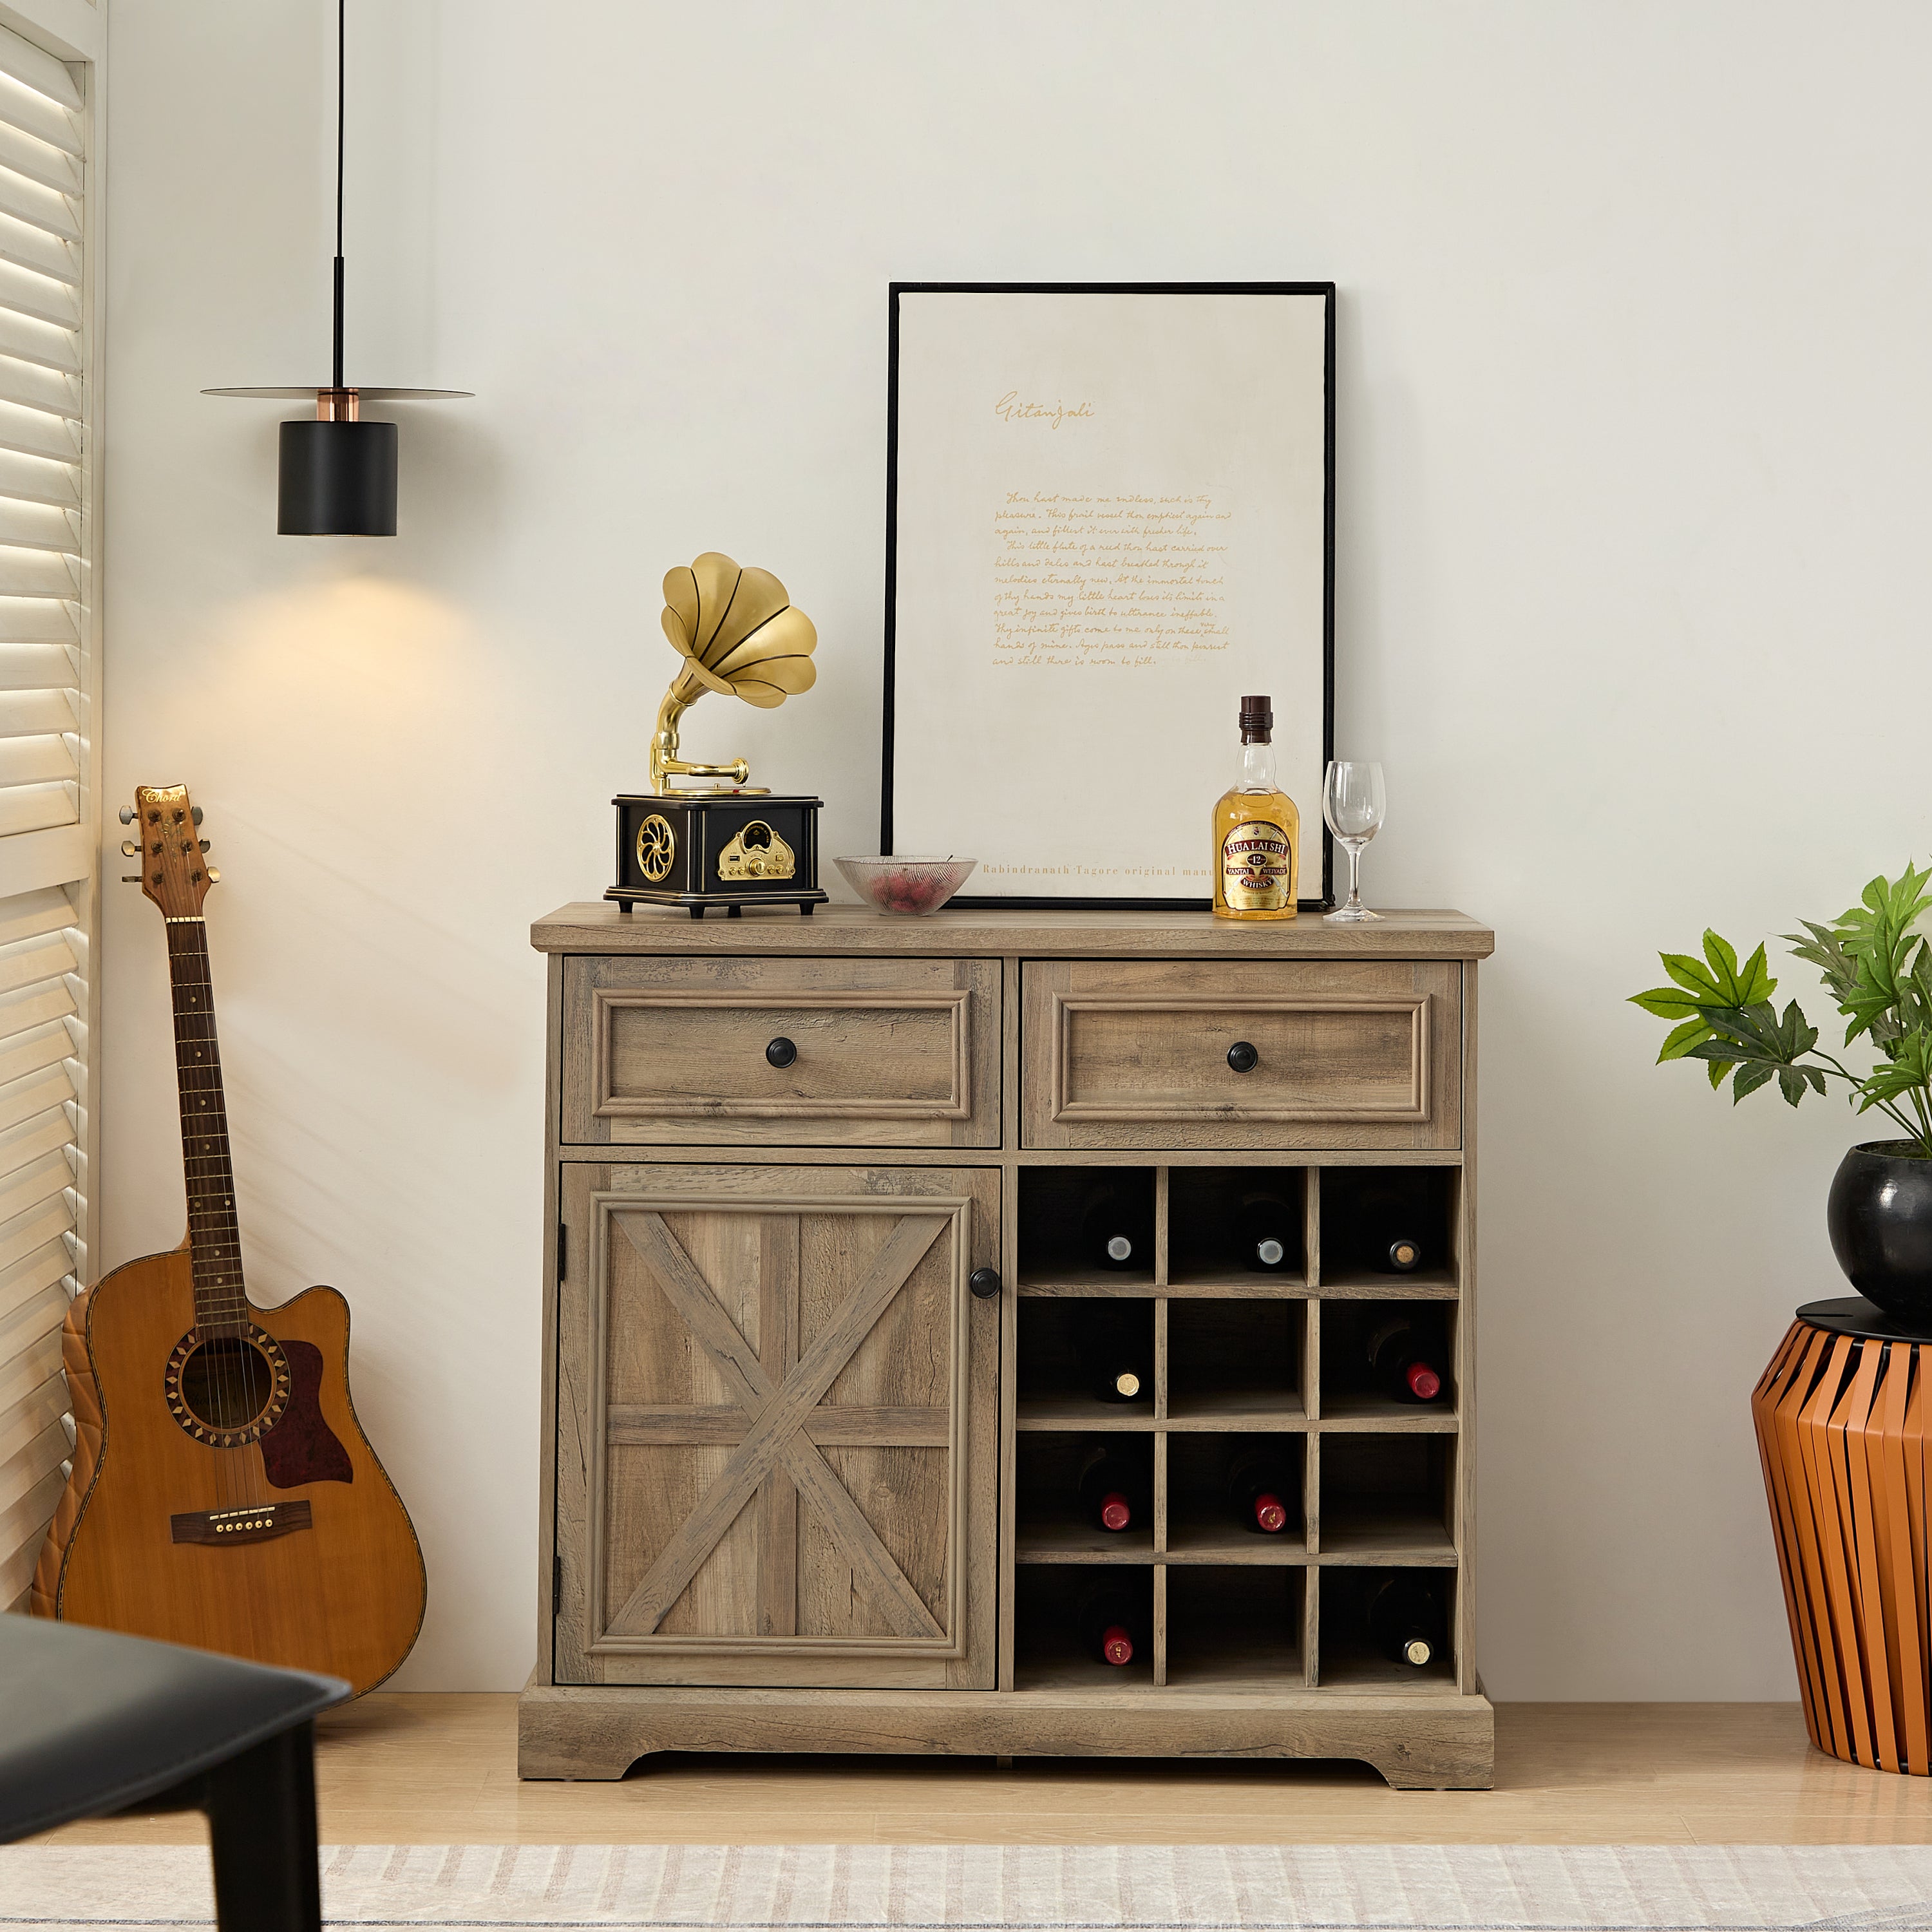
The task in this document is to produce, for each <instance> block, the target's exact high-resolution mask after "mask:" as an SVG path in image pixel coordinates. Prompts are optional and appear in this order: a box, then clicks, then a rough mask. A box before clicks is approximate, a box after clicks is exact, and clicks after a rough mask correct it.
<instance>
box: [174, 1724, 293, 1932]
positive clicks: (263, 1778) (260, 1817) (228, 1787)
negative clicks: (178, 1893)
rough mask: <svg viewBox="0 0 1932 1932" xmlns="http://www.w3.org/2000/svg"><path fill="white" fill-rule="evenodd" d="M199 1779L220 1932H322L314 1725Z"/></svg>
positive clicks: (289, 1733)
mask: <svg viewBox="0 0 1932 1932" xmlns="http://www.w3.org/2000/svg"><path fill="white" fill-rule="evenodd" d="M202 1806H203V1808H204V1809H205V1811H207V1813H208V1846H209V1849H210V1850H211V1852H213V1854H214V1915H215V1922H216V1924H217V1925H218V1926H219V1927H220V1932H321V1926H322V1879H321V1874H320V1870H319V1869H318V1867H317V1860H316V1849H315V1727H314V1725H313V1724H298V1725H296V1727H295V1728H294V1729H293V1730H287V1731H284V1732H283V1733H281V1735H280V1736H278V1737H272V1738H270V1739H269V1740H268V1741H267V1742H266V1743H265V1744H259V1745H256V1746H255V1747H254V1749H253V1750H252V1751H244V1752H243V1753H242V1754H241V1756H240V1757H232V1758H230V1759H229V1760H228V1762H227V1763H226V1764H223V1765H218V1766H216V1767H215V1769H214V1770H212V1771H211V1772H208V1773H207V1774H206V1775H205V1778H203V1780H202Z"/></svg>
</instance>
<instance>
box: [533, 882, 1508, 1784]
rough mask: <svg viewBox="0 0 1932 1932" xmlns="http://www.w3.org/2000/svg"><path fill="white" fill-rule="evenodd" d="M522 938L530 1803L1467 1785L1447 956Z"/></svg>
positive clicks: (956, 935) (693, 927)
mask: <svg viewBox="0 0 1932 1932" xmlns="http://www.w3.org/2000/svg"><path fill="white" fill-rule="evenodd" d="M532 938H533V941H534V943H535V944H536V945H537V946H538V947H539V948H540V949H541V950H543V951H544V952H545V953H547V954H548V955H550V962H549V964H550V1007H549V1052H550V1067H549V1087H548V1094H549V1100H548V1118H547V1143H546V1161H547V1177H546V1181H545V1186H546V1190H547V1205H548V1208H550V1211H553V1214H554V1217H555V1223H556V1225H555V1231H554V1232H555V1235H556V1240H555V1242H554V1244H550V1243H549V1242H546V1244H544V1245H545V1248H546V1261H545V1270H544V1363H543V1368H542V1391H543V1398H542V1399H543V1402H544V1444H545V1448H544V1459H545V1460H544V1470H543V1475H542V1484H541V1495H542V1496H543V1503H542V1512H543V1514H542V1517H541V1523H540V1531H539V1577H538V1631H539V1636H538V1661H537V1667H536V1670H535V1674H534V1676H532V1679H531V1682H530V1684H529V1687H528V1688H527V1689H526V1691H525V1692H524V1694H523V1698H522V1700H521V1702H520V1720H519V1724H520V1749H519V1769H520V1771H521V1772H522V1774H523V1775H524V1776H526V1777H550V1778H613V1777H617V1776H620V1775H622V1774H623V1772H625V1770H626V1769H629V1768H630V1767H631V1766H632V1764H633V1763H634V1761H636V1760H638V1759H640V1758H647V1757H649V1755H650V1754H653V1753H657V1752H663V1751H681V1750H705V1751H778V1752H787V1753H795V1752H813V1751H836V1752H841V1753H842V1752H851V1751H882V1752H883V1751H893V1752H907V1751H921V1752H934V1751H938V1752H951V1753H956V1754H962V1755H968V1756H984V1757H1007V1756H1010V1757H1023V1756H1024V1757H1075V1756H1080V1755H1084V1754H1107V1755H1114V1756H1121V1757H1168V1756H1226V1757H1250V1758H1252V1757H1310V1758H1320V1757H1339V1758H1359V1759H1366V1760H1367V1761H1368V1762H1370V1763H1372V1764H1373V1765H1374V1766H1376V1768H1377V1769H1379V1771H1380V1772H1382V1774H1383V1775H1384V1776H1385V1777H1386V1778H1388V1780H1389V1781H1391V1783H1394V1784H1402V1785H1406V1786H1438V1787H1441V1786H1458V1787H1469V1786H1480V1785H1485V1784H1488V1783H1489V1782H1490V1777H1491V1772H1492V1766H1493V1736H1494V1720H1493V1712H1492V1711H1491V1709H1490V1704H1489V1702H1488V1700H1487V1698H1485V1697H1484V1696H1483V1694H1482V1691H1481V1683H1480V1681H1479V1679H1478V1676H1477V1670H1476V1657H1475V1641H1474V1639H1475V1604H1474V1599H1473V1595H1472V1544H1471V1535H1472V1524H1473V1521H1474V1511H1473V1475H1472V1452H1471V1445H1472V1441H1473V1430H1474V1427H1475V1409H1476V1384H1475V1373H1474V1370H1475V1340H1476V1331H1475V1295H1476V1247H1475V1218H1476V1217H1475V1198H1476V1196H1475V1185H1476V1184H1475V1145H1474V1131H1473V1130H1474V1126H1475V1106H1474V1100H1475V1005H1476V978H1477V969H1478V962H1480V961H1481V959H1484V958H1485V957H1487V955H1488V954H1489V953H1490V950H1491V947H1492V946H1493V935H1491V934H1490V932H1489V931H1488V930H1487V929H1486V928H1484V927H1483V926H1481V925H1479V924H1478V923H1477V922H1475V921H1472V920H1471V919H1466V918H1465V917H1464V916H1463V915H1462V914H1460V913H1433V912H1431V913H1391V914H1388V916H1385V918H1383V919H1382V920H1381V921H1379V922H1378V923H1376V924H1374V925H1369V926H1330V925H1327V924H1325V923H1324V922H1322V921H1321V920H1319V919H1313V918H1310V917H1306V916H1304V917H1303V918H1301V919H1298V920H1297V921H1296V922H1294V923H1293V924H1292V925H1283V924H1274V923H1270V924H1249V923H1244V922H1230V921H1227V920H1223V919H1214V918H1212V917H1211V916H1208V915H1207V914H1205V913H1199V914H1197V913H1187V912H1159V911H1154V910H1145V911H1140V912H1135V911H1111V912H1110V911H1055V910H1052V909H1051V908H1048V909H1043V910H1026V909H1025V908H1018V909H1011V910H1005V911H1002V912H1001V913H997V914H990V915H986V916H982V915H980V914H978V913H975V912H974V911H973V910H971V909H970V908H949V909H948V910H947V912H946V913H945V914H944V915H943V916H938V917H935V918H932V919H885V918H880V917H877V916H874V915H872V914H871V913H867V912H862V911H859V910H856V909H853V908H850V907H838V906H828V907H823V908H821V910H820V913H818V914H817V915H815V916H814V917H813V918H811V919H798V918H796V917H795V916H790V915H785V916H781V915H779V914H777V913H766V914H764V915H763V916H760V915H759V914H757V913H755V912H752V913H747V915H746V916H745V917H744V918H743V919H739V920H733V921H730V922H724V921H718V920H707V921H704V922H693V921H691V920H688V919H677V918H674V917H659V916H657V915H655V913H652V912H650V911H649V910H645V911H642V912H637V913H619V912H617V911H616V910H613V908H611V907H608V906H570V907H565V908H563V909H562V910H560V911H559V912H558V913H553V914H552V915H551V916H550V917H549V918H547V919H544V920H543V921H541V922H538V926H537V927H536V929H535V932H533V935H532ZM1424 1384H1427V1388H1424ZM1083 1476H1084V1477H1085V1479H1086V1480H1085V1485H1084V1490H1083V1481H1082V1479H1083ZM1110 1651H1111V1652H1112V1653H1114V1654H1115V1655H1114V1659H1113V1661H1110V1660H1109V1655H1108V1653H1109V1652H1110ZM1122 1656H1124V1657H1125V1661H1118V1660H1119V1659H1120V1658H1121V1657H1122Z"/></svg>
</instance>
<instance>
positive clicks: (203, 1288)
mask: <svg viewBox="0 0 1932 1932" xmlns="http://www.w3.org/2000/svg"><path fill="white" fill-rule="evenodd" d="M167 932H168V975H169V979H170V980H172V983H173V986H174V1001H175V1078H176V1082H177V1085H178V1087H179V1088H180V1090H181V1160H182V1164H183V1166H184V1169H185V1170H186V1172H187V1234H188V1250H189V1253H190V1256H191V1258H192V1259H193V1264H194V1319H195V1325H196V1327H197V1328H200V1329H201V1330H202V1331H204V1332H205V1333H213V1334H229V1335H235V1334H241V1333H242V1331H244V1330H245V1328H247V1327H248V1296H247V1294H246V1292H245V1289H244V1287H243V1285H242V1235H241V1229H240V1227H239V1224H238V1223H237V1222H236V1218H235V1170H234V1166H233V1163H232V1162H231V1161H230V1160H229V1151H228V1110H227V1108H226V1105H225V1104H224V1103H223V1100H222V1096H221V1050H220V1046H218V1045H217V1043H216V1040H215V1037H214V989H213V987H212V986H211V984H210V982H209V980H208V929H207V927H206V926H204V925H203V924H202V922H201V921H200V920H199V919H169V921H168V928H167Z"/></svg>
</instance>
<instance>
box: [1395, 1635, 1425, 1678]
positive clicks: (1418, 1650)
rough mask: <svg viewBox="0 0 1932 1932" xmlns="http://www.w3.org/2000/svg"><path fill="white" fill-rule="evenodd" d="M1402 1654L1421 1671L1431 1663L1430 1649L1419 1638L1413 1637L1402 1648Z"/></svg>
mask: <svg viewBox="0 0 1932 1932" xmlns="http://www.w3.org/2000/svg"><path fill="white" fill-rule="evenodd" d="M1402 1654H1403V1656H1404V1657H1406V1658H1408V1660H1409V1662H1410V1663H1411V1664H1414V1665H1415V1667H1416V1668H1417V1669H1418V1670H1421V1667H1423V1665H1424V1664H1427V1662H1428V1661H1429V1658H1430V1649H1429V1646H1428V1645H1427V1643H1424V1641H1423V1640H1422V1639H1421V1637H1411V1638H1410V1639H1409V1641H1408V1643H1406V1644H1404V1645H1403V1647H1402Z"/></svg>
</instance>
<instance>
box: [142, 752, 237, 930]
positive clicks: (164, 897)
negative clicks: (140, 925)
mask: <svg viewBox="0 0 1932 1932" xmlns="http://www.w3.org/2000/svg"><path fill="white" fill-rule="evenodd" d="M121 823H122V824H124V825H128V826H133V836H132V837H130V838H125V839H124V840H122V841H121V853H122V855H123V856H124V857H127V858H130V859H139V861H140V862H141V869H140V871H139V872H138V873H136V874H133V877H137V878H139V880H140V882H141V890H142V892H143V893H144V894H145V895H146V896H147V897H148V898H151V899H152V900H153V901H154V903H155V904H157V906H159V907H160V909H161V910H162V912H163V913H165V914H166V916H167V917H168V918H169V919H199V917H200V916H201V902H202V900H203V899H205V898H207V896H208V887H209V886H212V885H217V884H219V883H220V879H221V874H220V873H219V872H217V871H216V870H215V869H214V867H213V866H212V865H209V864H208V861H207V859H206V858H205V856H203V855H204V854H205V853H206V851H207V850H208V841H207V840H206V839H205V838H202V836H201V831H200V828H201V810H200V808H199V806H197V805H192V804H190V802H189V801H188V795H187V786H186V785H136V787H134V808H133V811H123V812H122V813H121Z"/></svg>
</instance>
